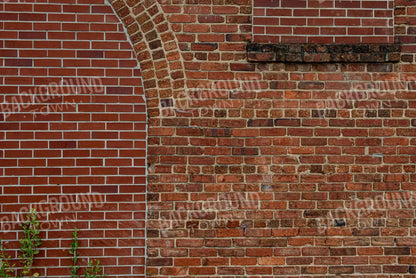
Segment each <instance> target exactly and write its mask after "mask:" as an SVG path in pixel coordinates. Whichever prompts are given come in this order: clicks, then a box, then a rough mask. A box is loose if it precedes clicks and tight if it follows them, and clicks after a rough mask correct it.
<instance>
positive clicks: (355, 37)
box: [253, 0, 394, 43]
mask: <svg viewBox="0 0 416 278" xmlns="http://www.w3.org/2000/svg"><path fill="white" fill-rule="evenodd" d="M393 2H394V1H392V0H380V1H378V0H376V1H374V0H311V1H310V0H254V10H253V39H254V41H255V42H266V43H267V42H273V43H392V42H393V21H394V20H393V4H394V3H393Z"/></svg>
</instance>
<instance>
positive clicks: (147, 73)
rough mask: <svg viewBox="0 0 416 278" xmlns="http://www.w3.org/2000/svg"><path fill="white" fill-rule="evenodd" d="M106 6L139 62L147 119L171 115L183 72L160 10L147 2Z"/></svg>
mask: <svg viewBox="0 0 416 278" xmlns="http://www.w3.org/2000/svg"><path fill="white" fill-rule="evenodd" d="M110 3H111V5H112V6H113V8H114V10H115V12H116V13H117V15H118V16H119V18H120V19H121V21H122V22H123V23H124V26H125V28H126V31H127V33H128V35H129V36H130V39H131V42H132V43H133V46H134V50H135V51H136V54H137V58H138V60H139V61H140V66H141V69H142V74H143V79H144V87H145V91H146V98H147V106H148V115H149V117H150V118H154V117H158V116H160V115H161V114H163V113H166V115H171V114H172V113H173V111H171V109H169V107H171V106H173V104H172V100H173V99H174V98H175V96H178V95H180V94H181V93H182V92H183V90H184V85H185V84H184V69H183V62H182V57H181V55H180V53H179V48H178V44H177V41H176V37H175V35H174V33H173V32H172V30H171V28H170V24H169V23H168V22H167V20H166V18H165V15H164V13H163V10H162V8H161V7H160V5H159V3H158V2H157V1H150V0H147V1H124V0H112V1H110ZM164 107H166V109H165V110H164V111H161V110H160V108H162V110H163V108H164Z"/></svg>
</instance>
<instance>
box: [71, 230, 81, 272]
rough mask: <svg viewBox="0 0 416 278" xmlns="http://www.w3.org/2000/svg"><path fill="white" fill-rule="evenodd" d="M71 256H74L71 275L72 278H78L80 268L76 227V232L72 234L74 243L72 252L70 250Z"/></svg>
mask: <svg viewBox="0 0 416 278" xmlns="http://www.w3.org/2000/svg"><path fill="white" fill-rule="evenodd" d="M69 254H71V255H72V258H71V260H72V265H71V274H72V278H78V277H79V275H78V270H79V269H80V267H79V266H78V256H79V254H78V230H77V228H76V227H75V230H74V232H73V233H72V243H71V250H69Z"/></svg>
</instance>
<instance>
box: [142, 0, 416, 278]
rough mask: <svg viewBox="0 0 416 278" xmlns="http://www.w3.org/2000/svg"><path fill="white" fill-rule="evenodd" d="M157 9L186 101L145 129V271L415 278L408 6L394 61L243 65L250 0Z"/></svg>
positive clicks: (399, 7) (168, 104)
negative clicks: (171, 35) (172, 41)
mask: <svg viewBox="0 0 416 278" xmlns="http://www.w3.org/2000/svg"><path fill="white" fill-rule="evenodd" d="M351 2H354V1H351ZM161 4H162V7H163V9H164V11H165V13H166V15H167V18H168V20H169V22H170V23H171V26H172V29H173V30H174V32H175V34H176V38H177V40H178V43H179V47H180V49H181V54H182V57H183V62H184V67H185V77H186V80H185V81H186V88H185V91H186V93H184V94H181V95H180V96H178V97H176V98H175V97H173V98H162V100H161V106H163V109H164V111H165V113H163V115H164V116H162V117H159V118H155V119H154V120H153V121H151V122H150V127H149V128H150V133H151V134H152V132H151V131H152V130H155V132H154V133H153V135H152V136H150V138H149V163H150V168H149V187H148V209H149V216H148V217H149V219H148V228H147V231H148V263H147V273H148V275H149V276H152V277H155V276H156V277H170V276H172V277H176V276H178V277H184V276H187V277H188V276H191V277H196V276H198V277H244V276H250V277H271V276H280V277H289V276H290V277H312V276H313V277H326V276H334V277H335V276H337V275H346V276H348V277H414V275H415V274H414V273H415V267H414V264H415V262H414V258H413V257H414V246H415V244H416V243H415V240H414V233H415V229H414V216H415V215H414V214H415V203H414V182H415V175H414V173H415V165H414V161H415V157H414V154H415V142H416V141H415V138H414V136H415V130H414V125H415V121H414V119H413V118H414V116H415V105H416V103H415V102H414V95H415V92H414V91H413V88H414V86H413V84H414V78H415V77H416V76H415V74H414V66H413V65H412V63H413V62H414V54H413V53H414V45H412V43H414V35H413V27H412V25H413V24H414V15H413V12H412V11H413V9H414V7H413V6H414V5H415V4H416V3H415V2H414V1H396V8H395V14H396V17H395V22H396V23H395V24H396V25H395V28H396V41H397V42H399V43H402V53H401V61H400V62H399V63H360V62H359V59H358V60H355V62H354V63H249V62H247V55H246V44H247V42H249V41H252V40H253V36H252V35H253V34H252V33H251V30H252V29H251V28H252V27H253V26H252V24H251V23H252V17H251V14H252V8H253V6H252V1H244V0H235V1H226V2H223V1H209V0H207V1H203V0H200V1H179V2H173V1H172V2H170V1H162V3H161ZM265 10H268V8H265ZM266 13H267V11H266ZM277 17H278V16H275V18H277ZM267 39H269V38H267ZM270 41H273V40H272V39H270ZM324 42H326V41H324ZM371 42H375V41H371ZM384 42H387V41H384ZM388 42H391V40H389V41H388ZM156 131H157V132H156Z"/></svg>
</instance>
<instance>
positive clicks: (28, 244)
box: [0, 209, 42, 278]
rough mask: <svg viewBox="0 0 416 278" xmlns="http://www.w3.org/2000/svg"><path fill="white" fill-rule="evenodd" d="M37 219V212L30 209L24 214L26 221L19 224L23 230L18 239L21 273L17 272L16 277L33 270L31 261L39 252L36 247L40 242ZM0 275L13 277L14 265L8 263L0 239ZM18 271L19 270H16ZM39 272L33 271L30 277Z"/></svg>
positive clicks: (23, 275)
mask: <svg viewBox="0 0 416 278" xmlns="http://www.w3.org/2000/svg"><path fill="white" fill-rule="evenodd" d="M39 225H40V224H39V221H38V220H37V212H36V210H34V209H31V210H30V212H29V213H28V214H27V215H26V222H23V223H22V224H21V225H20V226H21V228H22V230H23V237H22V239H21V240H20V250H19V251H20V253H21V255H20V256H19V258H20V262H21V264H22V270H21V273H20V274H19V273H18V274H17V276H16V278H20V277H25V276H26V275H29V274H30V273H31V272H32V270H33V262H34V259H35V256H36V255H37V254H39V250H38V247H39V246H40V245H41V244H42V242H41V239H40V236H39V233H40V231H39ZM0 248H1V249H0V259H1V263H0V277H4V278H9V277H14V276H15V275H14V274H15V270H14V267H15V265H14V264H13V265H11V264H10V263H9V261H10V256H9V255H7V254H6V248H5V247H4V245H3V243H2V242H1V240H0ZM17 272H19V271H17ZM38 276H39V273H37V272H36V273H33V275H31V277H38Z"/></svg>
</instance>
